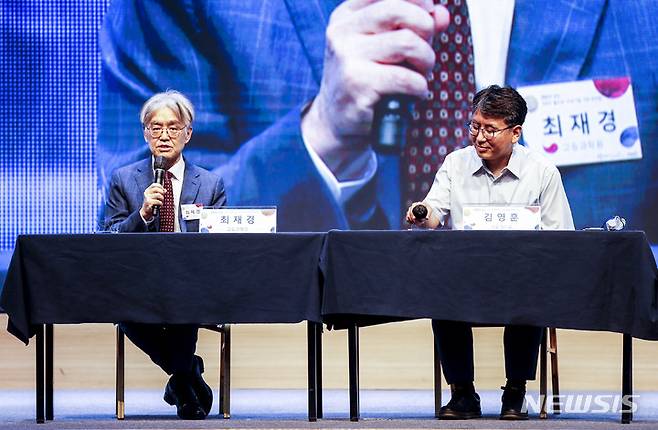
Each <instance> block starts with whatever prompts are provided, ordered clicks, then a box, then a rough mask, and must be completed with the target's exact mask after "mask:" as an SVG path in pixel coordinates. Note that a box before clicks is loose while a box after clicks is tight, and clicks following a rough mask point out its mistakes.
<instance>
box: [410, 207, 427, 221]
mask: <svg viewBox="0 0 658 430" xmlns="http://www.w3.org/2000/svg"><path fill="white" fill-rule="evenodd" d="M411 213H412V214H413V215H414V218H416V220H417V221H422V220H424V219H425V218H427V206H425V205H424V204H422V203H420V204H418V205H416V206H414V208H413V209H412V210H411Z"/></svg>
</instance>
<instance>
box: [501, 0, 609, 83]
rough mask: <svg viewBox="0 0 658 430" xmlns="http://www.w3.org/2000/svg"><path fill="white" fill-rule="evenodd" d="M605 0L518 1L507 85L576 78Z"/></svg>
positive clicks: (511, 41) (508, 61)
mask: <svg viewBox="0 0 658 430" xmlns="http://www.w3.org/2000/svg"><path fill="white" fill-rule="evenodd" d="M605 5H606V0H589V1H587V2H578V7H576V5H574V4H572V5H569V4H567V2H543V1H542V2H537V1H524V0H517V1H516V4H515V7H514V22H513V24H512V34H511V36H510V46H509V55H508V56H507V72H506V76H507V79H506V81H507V84H509V85H511V86H514V87H515V86H519V85H526V84H532V83H541V82H559V81H573V80H576V79H578V78H579V76H580V75H581V71H582V69H583V65H584V62H585V60H586V59H587V53H588V52H589V50H590V47H591V46H592V41H593V38H594V36H595V34H596V30H597V28H598V23H599V19H600V18H601V15H602V13H603V11H604V9H605Z"/></svg>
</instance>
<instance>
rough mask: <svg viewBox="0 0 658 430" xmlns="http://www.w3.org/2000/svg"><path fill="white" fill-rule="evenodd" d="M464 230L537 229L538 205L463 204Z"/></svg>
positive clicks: (539, 220)
mask: <svg viewBox="0 0 658 430" xmlns="http://www.w3.org/2000/svg"><path fill="white" fill-rule="evenodd" d="M463 215H464V230H539V229H540V228H541V207H540V206H522V205H508V206H489V205H464V212H463Z"/></svg>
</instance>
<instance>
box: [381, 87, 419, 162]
mask: <svg viewBox="0 0 658 430" xmlns="http://www.w3.org/2000/svg"><path fill="white" fill-rule="evenodd" d="M413 101H414V98H413V97H411V96H408V95H404V94H395V95H389V96H384V97H382V98H381V100H380V101H379V102H378V103H377V104H376V105H375V114H374V115H375V116H374V118H373V123H372V134H373V142H372V147H373V149H374V150H375V151H376V152H378V153H380V154H399V153H400V151H401V150H402V148H403V147H404V144H405V141H406V134H407V125H408V124H409V119H410V118H411V106H412V103H413Z"/></svg>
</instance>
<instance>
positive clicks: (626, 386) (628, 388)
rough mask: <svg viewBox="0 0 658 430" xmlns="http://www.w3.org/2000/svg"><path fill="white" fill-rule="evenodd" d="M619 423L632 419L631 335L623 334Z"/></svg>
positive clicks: (625, 422)
mask: <svg viewBox="0 0 658 430" xmlns="http://www.w3.org/2000/svg"><path fill="white" fill-rule="evenodd" d="M621 373H622V376H621V378H622V379H621V399H622V402H621V423H622V424H629V423H630V422H631V421H633V337H632V336H631V335H629V334H624V337H623V347H622V370H621Z"/></svg>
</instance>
